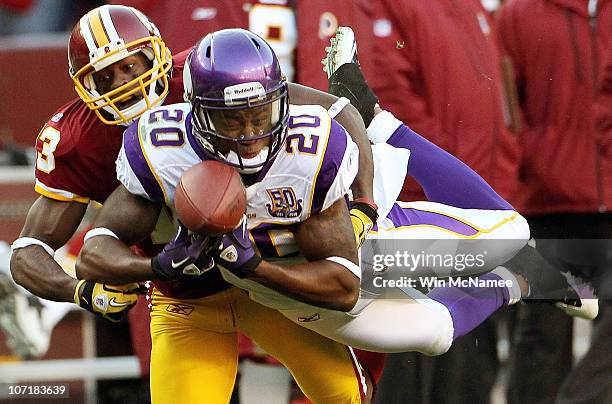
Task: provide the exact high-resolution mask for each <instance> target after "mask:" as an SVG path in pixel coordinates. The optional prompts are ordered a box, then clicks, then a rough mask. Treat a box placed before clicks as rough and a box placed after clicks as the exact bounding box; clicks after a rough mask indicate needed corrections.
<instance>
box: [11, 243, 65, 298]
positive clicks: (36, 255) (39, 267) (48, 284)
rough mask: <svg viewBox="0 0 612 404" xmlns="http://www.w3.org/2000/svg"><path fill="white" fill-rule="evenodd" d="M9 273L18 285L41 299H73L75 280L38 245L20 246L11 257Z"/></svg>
mask: <svg viewBox="0 0 612 404" xmlns="http://www.w3.org/2000/svg"><path fill="white" fill-rule="evenodd" d="M11 273H12V275H13V279H14V280H15V282H16V283H17V284H18V285H21V286H22V287H24V288H25V289H27V290H28V291H30V293H32V294H34V295H36V296H38V297H41V298H43V299H48V300H55V301H59V302H72V301H74V288H75V287H76V284H77V280H76V279H73V278H72V277H70V276H69V275H68V274H67V273H66V272H64V270H63V269H62V267H61V266H60V265H59V264H58V263H57V262H56V261H55V260H54V259H53V257H51V256H50V255H49V254H48V253H47V252H46V251H45V250H44V249H43V248H42V247H40V246H36V245H33V246H29V247H26V248H20V249H18V250H15V251H14V252H13V255H12V257H11Z"/></svg>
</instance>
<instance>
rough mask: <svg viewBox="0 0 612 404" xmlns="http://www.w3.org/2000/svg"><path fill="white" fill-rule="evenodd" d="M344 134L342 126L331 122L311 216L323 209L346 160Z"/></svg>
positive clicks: (318, 174)
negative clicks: (328, 193) (328, 192)
mask: <svg viewBox="0 0 612 404" xmlns="http://www.w3.org/2000/svg"><path fill="white" fill-rule="evenodd" d="M344 132H345V130H344V128H343V127H342V126H340V124H338V123H337V122H336V121H334V120H331V125H330V133H329V136H328V140H327V144H326V145H325V151H324V153H323V158H322V159H321V166H320V167H319V169H318V171H317V175H316V178H315V186H314V187H313V196H312V203H311V205H310V206H311V207H310V214H311V215H312V214H314V213H317V212H320V211H321V210H322V209H323V204H324V202H325V197H326V196H327V191H328V190H329V188H330V187H331V185H332V184H333V182H334V179H335V178H336V175H337V174H338V170H339V168H340V165H341V164H342V160H343V159H344V154H345V152H346V147H347V136H346V134H345V133H344Z"/></svg>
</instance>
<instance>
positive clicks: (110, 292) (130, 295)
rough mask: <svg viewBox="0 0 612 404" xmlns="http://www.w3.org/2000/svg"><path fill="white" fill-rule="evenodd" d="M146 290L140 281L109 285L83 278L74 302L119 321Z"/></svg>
mask: <svg viewBox="0 0 612 404" xmlns="http://www.w3.org/2000/svg"><path fill="white" fill-rule="evenodd" d="M146 291H147V290H146V288H145V287H144V286H142V285H139V284H138V283H127V284H125V285H107V284H104V283H97V282H92V281H85V280H81V281H79V283H78V284H77V286H76V288H75V290H74V302H75V303H76V304H78V305H79V306H81V307H82V308H84V309H85V310H89V311H91V312H92V313H94V314H95V315H98V316H101V317H104V318H105V319H107V320H110V321H112V322H114V323H117V322H119V321H121V319H122V318H124V317H125V316H126V315H127V312H128V311H129V310H130V309H131V308H132V307H134V305H135V304H136V301H137V300H138V296H139V295H142V294H145V293H146Z"/></svg>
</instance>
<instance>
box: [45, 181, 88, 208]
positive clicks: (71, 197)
mask: <svg viewBox="0 0 612 404" xmlns="http://www.w3.org/2000/svg"><path fill="white" fill-rule="evenodd" d="M34 190H35V191H36V192H38V193H39V194H41V195H42V196H46V197H47V198H50V199H55V200H57V201H62V202H81V203H88V202H89V198H85V197H82V196H78V195H76V194H73V193H72V192H68V191H64V190H61V189H57V188H52V187H49V186H46V185H45V184H43V183H42V182H40V181H39V180H36V184H35V185H34Z"/></svg>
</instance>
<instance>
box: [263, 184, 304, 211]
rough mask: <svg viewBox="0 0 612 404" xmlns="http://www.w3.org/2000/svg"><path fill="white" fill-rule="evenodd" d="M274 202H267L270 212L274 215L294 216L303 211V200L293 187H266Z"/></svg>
mask: <svg viewBox="0 0 612 404" xmlns="http://www.w3.org/2000/svg"><path fill="white" fill-rule="evenodd" d="M266 192H267V193H268V197H270V201H271V202H272V203H267V204H266V207H267V208H268V213H269V214H270V216H273V217H281V218H292V217H298V216H299V215H300V214H301V213H302V200H301V199H298V198H297V196H296V195H295V191H294V190H293V188H292V187H281V188H272V189H266Z"/></svg>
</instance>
